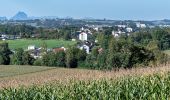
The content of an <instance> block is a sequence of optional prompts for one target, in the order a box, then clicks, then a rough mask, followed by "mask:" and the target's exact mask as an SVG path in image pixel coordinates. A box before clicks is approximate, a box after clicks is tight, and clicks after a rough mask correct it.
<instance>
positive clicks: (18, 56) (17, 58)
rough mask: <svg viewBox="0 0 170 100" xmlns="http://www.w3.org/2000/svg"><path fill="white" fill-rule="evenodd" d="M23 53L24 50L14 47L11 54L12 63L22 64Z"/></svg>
mask: <svg viewBox="0 0 170 100" xmlns="http://www.w3.org/2000/svg"><path fill="white" fill-rule="evenodd" d="M23 53H24V50H23V49H22V48H18V49H16V50H15V53H14V55H13V56H12V64H14V65H23Z"/></svg>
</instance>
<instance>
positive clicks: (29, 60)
mask: <svg viewBox="0 0 170 100" xmlns="http://www.w3.org/2000/svg"><path fill="white" fill-rule="evenodd" d="M22 61H23V64H24V65H33V64H34V61H35V59H34V58H33V57H32V56H31V55H30V54H29V52H24V53H23V57H22Z"/></svg>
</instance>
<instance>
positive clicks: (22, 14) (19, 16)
mask: <svg viewBox="0 0 170 100" xmlns="http://www.w3.org/2000/svg"><path fill="white" fill-rule="evenodd" d="M11 19H12V20H28V16H27V14H26V13H25V12H18V13H17V14H16V15H15V16H13V17H12V18H11Z"/></svg>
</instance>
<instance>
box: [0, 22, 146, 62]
mask: <svg viewBox="0 0 170 100" xmlns="http://www.w3.org/2000/svg"><path fill="white" fill-rule="evenodd" d="M103 27H106V26H100V25H92V26H87V25H86V28H84V27H82V28H81V29H80V30H79V31H77V33H78V34H77V36H76V37H77V38H73V39H71V41H77V42H79V43H78V44H77V48H79V49H80V50H85V51H86V53H87V54H90V52H91V50H92V48H93V47H94V46H95V43H97V42H98V40H97V39H95V41H91V40H90V39H89V38H90V37H91V36H92V35H93V33H92V31H91V30H90V29H93V30H95V31H96V32H98V31H101V30H103V29H102V28H103ZM107 27H109V26H107ZM115 27H117V30H113V31H112V33H111V34H112V35H113V36H114V37H115V38H118V37H119V36H120V35H122V34H126V35H129V34H131V33H133V32H135V31H136V30H135V29H133V28H131V27H129V26H128V25H115ZM136 27H137V28H146V27H147V26H146V25H145V24H141V23H140V22H138V23H136ZM20 34H21V33H20ZM32 37H33V36H32ZM0 38H1V40H3V41H6V40H14V41H15V40H19V39H22V38H21V35H6V34H3V33H1V37H0ZM44 49H45V51H44ZM67 49H68V48H67V47H64V46H61V47H53V48H43V47H37V46H36V45H35V44H30V45H28V46H27V49H25V51H28V52H29V53H30V55H31V56H32V57H33V58H34V59H38V58H42V56H43V55H45V54H46V53H47V52H54V53H57V52H60V51H64V52H65V51H66V50H67ZM101 50H102V48H99V52H101ZM12 51H13V52H14V53H15V50H12Z"/></svg>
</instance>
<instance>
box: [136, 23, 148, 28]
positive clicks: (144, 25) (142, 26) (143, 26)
mask: <svg viewBox="0 0 170 100" xmlns="http://www.w3.org/2000/svg"><path fill="white" fill-rule="evenodd" d="M136 27H138V28H146V24H141V23H136Z"/></svg>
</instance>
